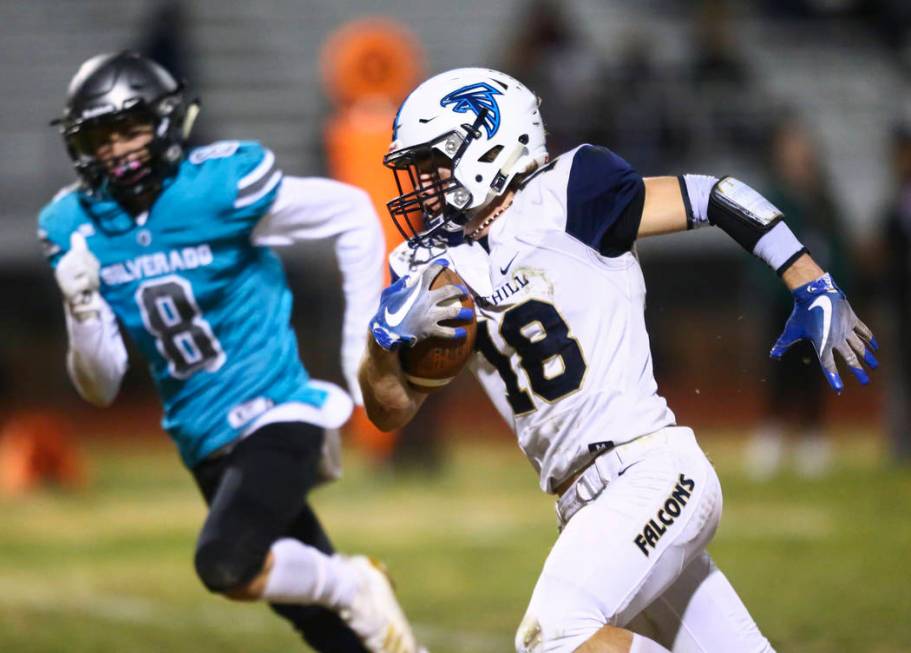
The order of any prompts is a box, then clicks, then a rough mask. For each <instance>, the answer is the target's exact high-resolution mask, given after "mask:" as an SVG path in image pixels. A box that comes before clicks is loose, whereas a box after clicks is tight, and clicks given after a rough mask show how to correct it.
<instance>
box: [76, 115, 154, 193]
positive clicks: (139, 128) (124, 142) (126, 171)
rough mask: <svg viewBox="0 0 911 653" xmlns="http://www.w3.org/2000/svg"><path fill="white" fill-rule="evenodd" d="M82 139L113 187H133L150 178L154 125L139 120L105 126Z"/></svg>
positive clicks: (94, 129)
mask: <svg viewBox="0 0 911 653" xmlns="http://www.w3.org/2000/svg"><path fill="white" fill-rule="evenodd" d="M80 138H81V140H82V143H83V147H84V148H85V150H86V151H88V152H92V153H94V155H95V158H96V159H98V161H100V162H101V164H102V165H103V166H104V168H105V171H106V172H107V174H108V176H109V177H110V178H111V180H112V181H113V182H114V183H117V184H121V185H124V186H130V185H132V184H135V183H136V182H138V181H139V180H140V179H142V178H143V177H145V176H146V175H148V174H149V172H150V167H149V165H148V164H149V162H150V160H151V153H150V152H149V144H150V143H151V142H152V138H153V128H152V124H151V123H149V122H146V121H143V120H140V119H137V118H126V119H123V120H118V121H116V122H112V123H102V124H99V125H96V126H93V127H90V128H88V129H86V130H84V133H82V134H80Z"/></svg>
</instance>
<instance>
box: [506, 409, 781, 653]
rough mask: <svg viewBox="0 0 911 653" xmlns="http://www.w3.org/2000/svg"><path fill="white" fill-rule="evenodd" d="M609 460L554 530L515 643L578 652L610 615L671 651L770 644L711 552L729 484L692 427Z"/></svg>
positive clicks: (738, 650) (649, 438) (542, 651)
mask: <svg viewBox="0 0 911 653" xmlns="http://www.w3.org/2000/svg"><path fill="white" fill-rule="evenodd" d="M605 456H606V457H607V458H605ZM600 459H602V460H601V461H600V462H599V465H601V466H602V468H603V469H606V470H608V475H609V479H608V481H609V482H608V485H607V487H605V488H604V490H603V492H601V494H600V495H599V496H598V497H597V498H596V499H595V500H594V501H591V502H590V503H588V504H587V505H585V506H584V507H583V508H581V509H580V510H579V511H578V512H577V513H576V514H575V515H574V516H573V517H572V518H571V519H570V520H569V522H568V523H567V524H566V526H565V527H564V529H563V531H562V533H561V534H560V536H559V537H558V538H557V541H556V543H555V544H554V547H553V549H552V550H551V552H550V555H548V557H547V560H546V561H545V562H544V569H543V570H542V571H541V576H540V577H539V578H538V582H537V584H536V585H535V589H534V592H533V594H532V597H531V602H530V603H529V606H528V610H527V612H526V614H525V618H524V619H523V620H522V625H521V626H520V627H519V631H518V632H517V634H516V649H517V651H519V653H571V652H572V651H575V650H576V649H577V648H578V647H579V646H581V645H582V644H583V643H584V642H585V641H586V640H588V639H589V638H590V637H591V636H592V635H594V634H595V633H596V632H597V631H598V630H599V629H600V628H601V627H602V626H604V625H606V624H609V625H613V626H620V627H624V628H629V629H630V630H634V631H635V632H638V633H640V634H642V635H644V636H646V637H649V638H651V639H653V640H655V641H656V642H658V643H659V644H661V645H662V646H664V647H666V648H668V649H670V650H671V651H673V652H674V653H766V652H769V651H772V650H773V649H772V647H771V645H770V644H769V642H768V640H766V639H765V637H763V636H762V634H761V633H760V632H759V629H758V628H757V626H756V624H755V622H754V621H753V619H752V618H751V617H750V615H749V613H748V612H747V609H746V607H745V606H744V605H743V602H742V601H741V600H740V597H738V596H737V593H736V592H735V591H734V588H733V587H732V586H731V584H730V583H729V582H728V581H727V579H726V578H725V577H724V575H723V574H722V573H721V572H720V571H719V570H718V568H717V567H715V565H714V564H713V563H712V560H711V558H710V557H709V555H708V554H707V553H706V552H705V547H706V545H707V544H708V543H709V541H710V540H711V539H712V536H713V535H714V534H715V529H716V528H717V527H718V522H719V521H720V519H721V507H722V498H721V484H720V483H719V481H718V476H717V475H716V474H715V470H714V468H713V467H712V464H711V463H710V462H709V460H708V459H707V458H706V456H705V454H704V453H703V451H702V449H701V448H700V447H699V445H698V444H697V443H696V438H695V436H694V435H693V432H692V430H690V429H688V428H682V427H668V428H665V429H662V430H660V431H657V432H655V433H652V434H650V435H646V436H642V437H640V438H637V439H636V440H634V441H632V442H629V443H627V444H624V445H621V446H619V447H617V448H616V449H614V450H612V451H610V452H608V453H605V454H602V456H601V457H600ZM570 491H573V490H572V489H571V490H570Z"/></svg>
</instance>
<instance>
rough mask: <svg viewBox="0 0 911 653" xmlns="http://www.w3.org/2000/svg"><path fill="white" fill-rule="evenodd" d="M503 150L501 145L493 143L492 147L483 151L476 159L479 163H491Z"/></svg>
mask: <svg viewBox="0 0 911 653" xmlns="http://www.w3.org/2000/svg"><path fill="white" fill-rule="evenodd" d="M502 151H503V146H502V145H494V146H493V147H492V148H490V149H489V150H487V151H486V152H484V154H482V155H481V157H480V158H479V159H478V161H480V162H481V163H493V161H494V160H495V159H496V158H497V156H499V154H500V152H502Z"/></svg>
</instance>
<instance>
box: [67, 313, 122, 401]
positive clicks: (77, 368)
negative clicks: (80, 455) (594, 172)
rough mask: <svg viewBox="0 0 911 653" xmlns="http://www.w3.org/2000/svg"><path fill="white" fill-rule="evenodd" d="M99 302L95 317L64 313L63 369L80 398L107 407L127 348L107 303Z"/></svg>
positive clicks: (118, 379) (113, 393)
mask: <svg viewBox="0 0 911 653" xmlns="http://www.w3.org/2000/svg"><path fill="white" fill-rule="evenodd" d="M100 301H101V311H100V315H99V317H98V318H97V319H92V320H86V321H85V322H78V321H77V320H75V319H73V318H72V317H71V316H70V315H69V312H68V311H67V312H66V331H67V337H68V339H69V350H68V351H67V356H66V368H67V372H69V375H70V380H72V382H73V385H74V386H75V387H76V391H77V392H78V393H79V395H80V396H81V397H82V398H83V399H85V400H86V401H88V402H89V403H92V404H95V405H96V406H108V405H110V404H111V402H113V401H114V398H115V397H116V396H117V391H118V390H119V389H120V382H121V380H123V375H124V373H125V372H126V370H127V351H126V347H124V345H123V338H122V337H121V336H120V327H119V326H118V325H117V319H116V318H115V317H114V312H113V311H112V310H111V307H110V306H108V304H107V302H105V301H104V300H103V299H102V300H100Z"/></svg>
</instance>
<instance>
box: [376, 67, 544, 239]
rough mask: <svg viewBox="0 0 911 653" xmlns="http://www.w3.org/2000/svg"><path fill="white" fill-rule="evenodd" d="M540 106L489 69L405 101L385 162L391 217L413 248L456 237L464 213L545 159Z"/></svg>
mask: <svg viewBox="0 0 911 653" xmlns="http://www.w3.org/2000/svg"><path fill="white" fill-rule="evenodd" d="M538 104H539V101H538V97H537V96H536V95H535V94H534V93H532V92H531V91H530V90H528V88H526V87H525V86H524V85H523V84H522V83H521V82H519V81H518V80H516V79H513V78H512V77H510V76H509V75H506V74H504V73H501V72H497V71H496V70H490V69H487V68H457V69H455V70H450V71H448V72H445V73H441V74H439V75H436V76H435V77H431V78H430V79H428V80H427V81H425V82H424V83H423V84H421V85H420V86H418V87H417V88H416V89H414V90H413V91H412V92H411V94H410V95H409V96H408V97H407V98H405V101H404V102H403V103H402V106H401V107H400V108H399V111H398V114H396V117H395V121H394V123H393V126H392V145H391V147H390V152H389V154H387V155H386V157H385V158H384V160H383V163H384V164H385V165H386V166H387V167H389V168H391V169H392V170H393V172H394V174H395V178H396V183H397V184H398V189H399V196H398V197H397V198H395V199H393V200H392V201H390V202H389V203H388V204H387V206H388V208H389V213H390V214H391V215H392V219H393V220H394V221H395V223H396V226H398V228H399V230H400V231H401V232H402V235H404V236H405V237H406V238H408V239H409V242H411V244H412V245H415V246H416V245H417V244H420V243H421V242H422V240H423V239H425V238H429V237H432V236H438V235H443V234H444V233H445V232H446V231H449V232H461V230H462V225H464V224H465V222H466V221H467V219H468V212H470V211H472V210H475V209H478V208H481V207H483V206H485V205H487V204H488V203H489V202H490V201H491V200H492V199H494V198H495V197H497V196H498V195H502V194H503V193H504V192H505V191H506V189H507V188H508V187H509V183H510V182H511V181H512V180H513V178H514V177H515V176H516V175H517V174H522V173H525V172H529V171H531V170H534V169H535V168H536V167H538V166H539V165H542V164H543V163H544V162H545V161H546V160H547V147H546V144H545V142H544V140H545V137H544V122H543V120H542V119H541V113H540V111H539V110H538ZM440 167H443V168H449V169H451V171H452V176H451V177H445V176H444V177H441V176H440V175H439V174H438V168H440Z"/></svg>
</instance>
